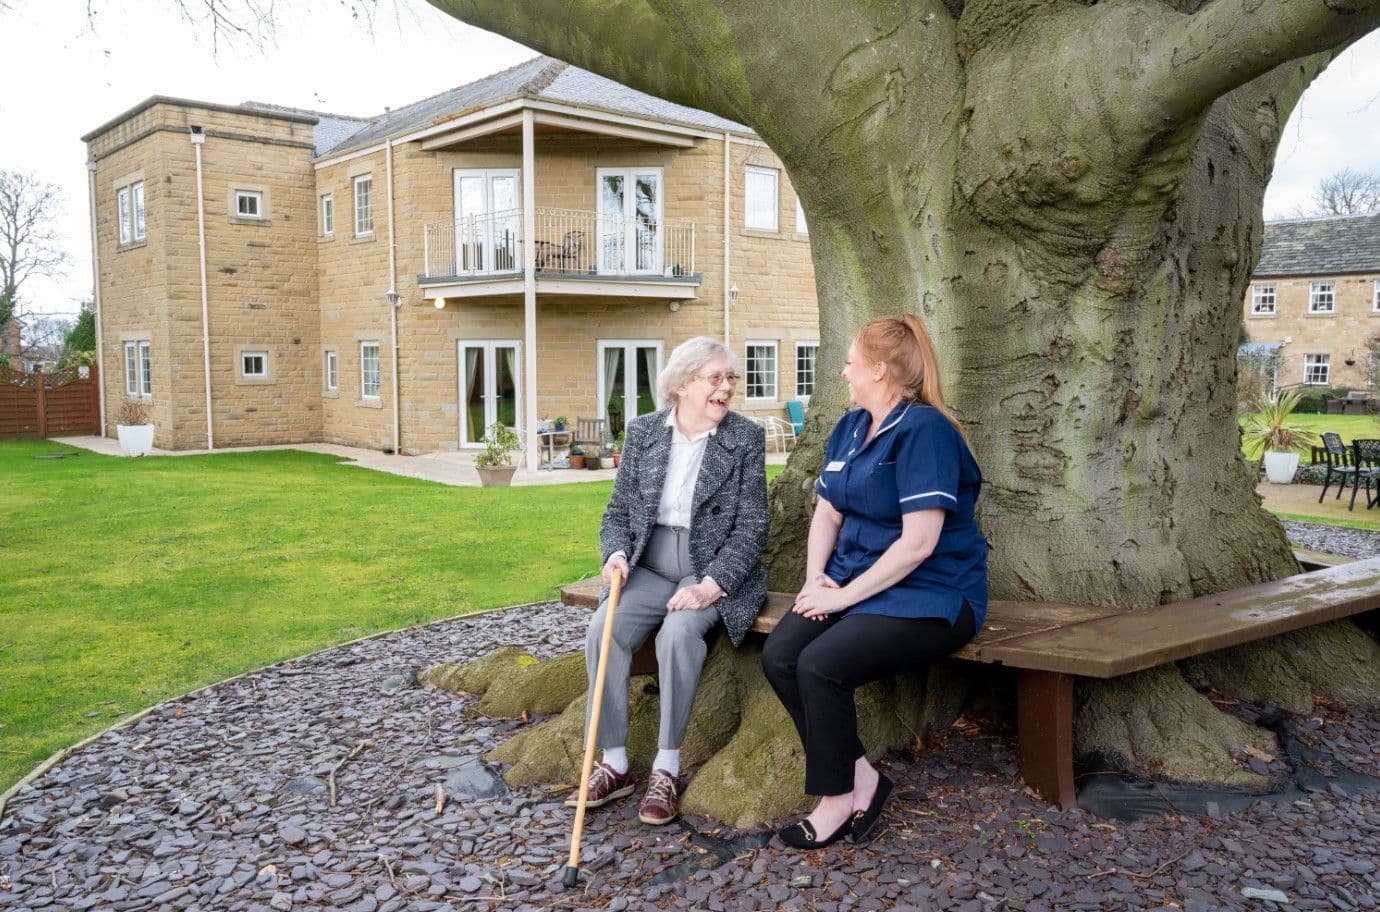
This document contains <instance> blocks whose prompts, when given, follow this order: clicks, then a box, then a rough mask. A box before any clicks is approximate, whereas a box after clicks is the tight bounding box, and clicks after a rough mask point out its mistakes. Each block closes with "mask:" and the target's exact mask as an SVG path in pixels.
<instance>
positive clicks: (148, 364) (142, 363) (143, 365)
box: [139, 342, 153, 396]
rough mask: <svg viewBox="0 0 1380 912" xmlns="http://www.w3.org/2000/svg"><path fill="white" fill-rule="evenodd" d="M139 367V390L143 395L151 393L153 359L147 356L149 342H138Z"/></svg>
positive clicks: (150, 394)
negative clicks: (140, 377)
mask: <svg viewBox="0 0 1380 912" xmlns="http://www.w3.org/2000/svg"><path fill="white" fill-rule="evenodd" d="M139 369H140V375H141V376H142V378H143V389H142V390H141V392H143V394H144V395H145V396H152V395H153V360H152V359H151V358H150V357H149V343H147V342H140V343H139Z"/></svg>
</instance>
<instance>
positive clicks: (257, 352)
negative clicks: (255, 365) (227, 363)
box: [240, 348, 268, 380]
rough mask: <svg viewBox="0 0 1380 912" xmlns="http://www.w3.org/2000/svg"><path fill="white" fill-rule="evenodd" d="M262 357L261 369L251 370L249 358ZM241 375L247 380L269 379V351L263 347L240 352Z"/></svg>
mask: <svg viewBox="0 0 1380 912" xmlns="http://www.w3.org/2000/svg"><path fill="white" fill-rule="evenodd" d="M250 358H259V359H261V364H260V368H261V370H257V371H253V372H250V371H249V370H248V367H249V359H250ZM240 376H241V377H243V378H244V379H245V380H267V379H268V352H267V351H266V350H264V349H261V348H256V349H247V350H245V351H242V352H240Z"/></svg>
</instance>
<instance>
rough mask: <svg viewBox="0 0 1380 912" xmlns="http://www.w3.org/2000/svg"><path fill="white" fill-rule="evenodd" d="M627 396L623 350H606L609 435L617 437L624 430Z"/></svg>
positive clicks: (606, 413)
mask: <svg viewBox="0 0 1380 912" xmlns="http://www.w3.org/2000/svg"><path fill="white" fill-rule="evenodd" d="M625 394H626V387H625V378H624V377H623V349H621V348H606V349H604V414H605V415H607V416H608V419H609V433H610V434H612V435H613V436H615V437H617V436H618V433H619V432H620V431H622V430H623V397H624V395H625Z"/></svg>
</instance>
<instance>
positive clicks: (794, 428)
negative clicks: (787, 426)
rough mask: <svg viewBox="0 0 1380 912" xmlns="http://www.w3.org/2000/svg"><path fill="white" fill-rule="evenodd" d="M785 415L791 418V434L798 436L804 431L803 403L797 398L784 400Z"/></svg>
mask: <svg viewBox="0 0 1380 912" xmlns="http://www.w3.org/2000/svg"><path fill="white" fill-rule="evenodd" d="M786 416H787V417H788V418H790V419H791V435H792V436H794V437H799V436H800V435H801V434H802V433H804V432H805V403H803V402H801V401H800V400H798V399H788V400H787V401H786Z"/></svg>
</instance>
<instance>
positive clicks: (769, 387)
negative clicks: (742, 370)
mask: <svg viewBox="0 0 1380 912" xmlns="http://www.w3.org/2000/svg"><path fill="white" fill-rule="evenodd" d="M745 386H746V390H745V393H744V395H746V396H747V398H749V399H775V398H776V346H774V345H749V346H748V347H747V379H746V384H745Z"/></svg>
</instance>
